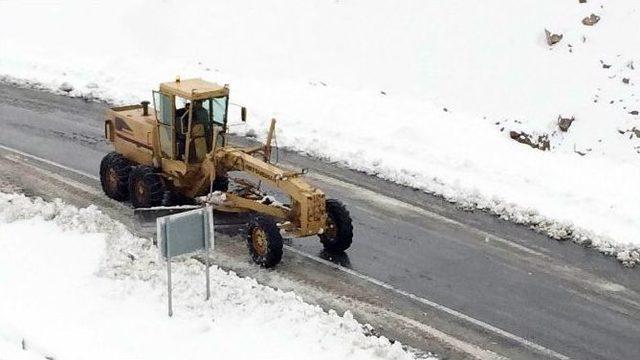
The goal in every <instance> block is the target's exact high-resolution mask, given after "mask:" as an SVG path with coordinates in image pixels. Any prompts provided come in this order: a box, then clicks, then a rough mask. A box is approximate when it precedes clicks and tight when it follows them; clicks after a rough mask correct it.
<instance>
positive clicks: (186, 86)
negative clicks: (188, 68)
mask: <svg viewBox="0 0 640 360" xmlns="http://www.w3.org/2000/svg"><path fill="white" fill-rule="evenodd" d="M160 92H161V93H163V94H167V95H174V96H178V97H181V98H184V99H187V100H200V99H207V98H212V97H219V96H226V95H229V88H228V87H227V86H226V85H225V86H220V85H218V84H216V83H213V82H208V81H205V80H202V79H185V80H181V79H180V78H177V79H176V81H171V82H164V83H162V84H160Z"/></svg>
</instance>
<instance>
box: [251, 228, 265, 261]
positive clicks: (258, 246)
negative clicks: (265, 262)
mask: <svg viewBox="0 0 640 360" xmlns="http://www.w3.org/2000/svg"><path fill="white" fill-rule="evenodd" d="M251 244H252V245H253V249H254V250H255V252H256V254H258V255H260V256H265V255H266V254H267V234H265V232H264V231H263V230H262V229H253V231H252V232H251Z"/></svg>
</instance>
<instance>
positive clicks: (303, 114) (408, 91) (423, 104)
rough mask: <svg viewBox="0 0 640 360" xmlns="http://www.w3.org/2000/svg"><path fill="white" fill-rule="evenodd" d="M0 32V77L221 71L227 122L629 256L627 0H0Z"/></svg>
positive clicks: (145, 83)
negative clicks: (540, 143)
mask: <svg viewBox="0 0 640 360" xmlns="http://www.w3.org/2000/svg"><path fill="white" fill-rule="evenodd" d="M591 13H596V14H597V15H599V16H600V17H601V20H600V22H599V23H597V24H596V25H595V26H592V27H588V26H585V25H583V24H582V23H581V20H582V18H584V17H586V16H588V15H590V14H591ZM26 23H29V24H37V26H36V25H34V26H25V24H26ZM545 28H546V29H549V30H550V31H552V32H554V33H562V34H563V35H564V38H563V40H562V41H561V42H560V43H559V44H557V45H555V46H554V47H549V46H547V45H546V43H545V40H544V29H545ZM18 29H19V31H18ZM0 34H2V35H0V74H5V75H6V76H7V77H6V78H5V79H8V80H9V81H14V80H15V81H18V82H20V83H22V84H25V80H29V81H30V84H32V85H33V84H34V82H35V83H36V84H37V86H42V87H45V88H48V89H53V90H54V91H58V92H61V93H69V94H70V95H74V96H86V97H95V98H100V99H105V100H108V101H112V102H116V103H127V102H138V101H140V100H143V99H149V98H150V90H151V89H153V88H155V87H157V84H158V83H159V82H161V81H166V80H168V79H172V78H173V77H174V76H175V75H180V76H181V77H182V78H187V77H202V78H205V79H209V80H213V81H217V82H219V83H229V84H230V85H231V89H232V97H233V98H234V101H235V102H236V103H240V104H243V105H246V106H248V107H249V109H250V114H249V115H250V119H249V122H248V124H247V125H246V126H236V127H234V130H235V131H237V132H239V133H241V134H242V133H245V132H246V131H256V132H257V134H258V136H259V137H263V136H264V134H265V130H266V128H267V123H268V120H269V119H270V118H271V117H274V116H275V117H276V118H277V119H278V143H279V144H280V145H281V146H287V147H289V148H292V149H295V150H298V151H302V152H306V153H308V154H311V155H313V156H318V157H321V158H324V159H327V160H330V161H336V162H339V163H341V164H344V165H346V166H349V167H351V168H354V169H358V170H362V171H365V172H367V173H371V174H375V175H377V176H380V177H382V178H385V179H389V180H392V181H395V182H398V183H401V184H406V185H409V186H413V187H416V188H420V189H423V190H425V191H428V192H433V193H436V194H439V195H442V196H444V197H445V198H447V199H449V200H451V201H455V202H458V203H460V204H462V205H463V206H465V207H473V208H481V209H486V210H488V211H491V212H494V213H496V214H499V215H501V216H503V217H505V218H508V219H510V220H512V221H515V222H520V223H525V224H528V225H531V226H532V227H534V228H536V229H537V230H539V231H542V232H545V233H547V234H549V235H551V236H553V237H555V238H559V239H572V240H574V241H577V242H580V243H585V244H590V245H592V246H595V247H597V248H599V249H600V250H602V251H603V252H606V253H610V254H613V255H616V256H617V257H618V259H620V260H621V261H623V262H625V263H626V264H629V265H631V264H634V263H636V262H637V261H638V260H640V251H639V250H638V248H639V247H640V236H638V234H639V233H640V218H638V216H637V214H638V213H640V202H639V201H638V200H639V199H640V197H638V195H637V192H636V191H635V187H636V184H638V183H640V155H639V154H638V152H639V151H640V150H639V149H640V138H639V137H638V135H635V134H634V132H633V131H631V130H633V129H634V128H639V129H640V116H638V115H632V114H630V113H631V112H633V111H640V93H638V84H639V83H640V77H638V71H640V69H638V67H639V66H640V58H639V57H638V56H639V55H638V54H640V40H638V39H640V37H639V36H638V35H639V34H640V3H638V2H637V1H635V0H617V1H604V0H589V1H588V2H587V3H586V4H580V3H578V1H577V0H521V1H506V0H486V1H481V2H470V1H467V0H448V1H436V0H406V1H399V2H387V1H381V0H373V1H372V0H368V1H365V0H347V1H333V0H331V1H330V0H321V1H308V0H304V1H300V0H295V1H294V0H277V1H269V2H258V1H234V2H223V1H192V2H188V3H185V2H179V1H175V0H168V1H163V2H151V1H147V0H137V1H127V2H117V1H115V2H114V1H112V2H108V3H98V2H85V1H79V0H69V1H61V2H55V3H46V4H43V3H39V2H35V3H34V2H0ZM623 79H628V83H625V82H623ZM62 85H64V86H62ZM71 88H72V89H71ZM61 89H65V90H70V91H63V90H61ZM445 110H446V111H445ZM236 115H237V114H236ZM559 115H562V116H564V117H572V116H575V118H576V121H575V122H574V123H573V125H572V126H571V128H570V129H569V132H567V133H562V132H560V131H559V130H558V127H557V125H556V123H555V122H556V119H557V117H558V116H559ZM512 130H513V131H525V132H527V133H530V134H533V135H534V136H538V135H543V134H546V135H548V136H549V138H550V142H551V150H550V151H548V152H542V151H540V150H535V149H532V148H529V147H528V146H526V145H522V144H518V143H516V142H515V141H513V140H511V139H510V138H509V132H510V131H512ZM638 134H639V135H640V132H638ZM580 154H584V156H583V155H580Z"/></svg>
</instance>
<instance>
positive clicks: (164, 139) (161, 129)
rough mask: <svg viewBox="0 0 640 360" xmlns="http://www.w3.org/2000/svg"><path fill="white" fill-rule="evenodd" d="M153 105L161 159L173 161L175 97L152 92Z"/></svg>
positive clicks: (174, 148)
mask: <svg viewBox="0 0 640 360" xmlns="http://www.w3.org/2000/svg"><path fill="white" fill-rule="evenodd" d="M153 105H154V106H153V107H154V109H155V110H156V119H157V120H158V134H159V140H160V152H161V154H162V156H161V157H162V158H164V159H172V160H175V158H176V139H175V130H174V124H175V119H174V118H175V113H176V107H175V97H174V96H170V95H166V94H163V93H160V92H157V91H154V92H153Z"/></svg>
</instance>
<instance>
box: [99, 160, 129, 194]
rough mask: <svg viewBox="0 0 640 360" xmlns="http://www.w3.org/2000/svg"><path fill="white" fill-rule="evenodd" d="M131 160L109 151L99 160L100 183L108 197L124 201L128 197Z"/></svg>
mask: <svg viewBox="0 0 640 360" xmlns="http://www.w3.org/2000/svg"><path fill="white" fill-rule="evenodd" d="M130 172H131V162H130V161H129V160H127V159H126V158H125V157H124V156H122V155H121V154H118V153H117V152H115V151H114V152H110V153H108V154H107V155H105V157H103V158H102V161H101V162H100V185H102V191H104V193H105V194H107V196H108V197H110V198H112V199H114V200H117V201H124V200H127V199H128V198H129V173H130Z"/></svg>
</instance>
